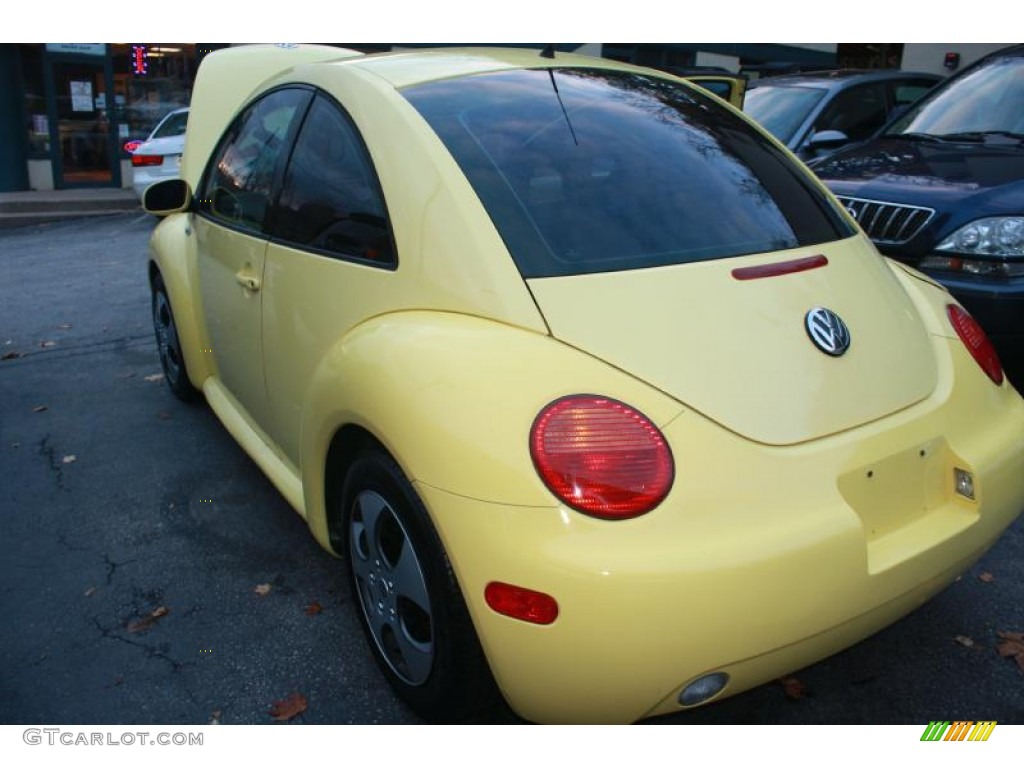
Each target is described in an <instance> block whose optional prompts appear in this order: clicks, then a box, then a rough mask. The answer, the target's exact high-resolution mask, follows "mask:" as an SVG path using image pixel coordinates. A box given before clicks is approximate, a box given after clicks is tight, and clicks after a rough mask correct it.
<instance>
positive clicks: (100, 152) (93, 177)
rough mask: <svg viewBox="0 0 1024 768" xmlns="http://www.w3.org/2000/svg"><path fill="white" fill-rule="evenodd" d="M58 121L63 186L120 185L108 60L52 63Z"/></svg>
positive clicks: (58, 163)
mask: <svg viewBox="0 0 1024 768" xmlns="http://www.w3.org/2000/svg"><path fill="white" fill-rule="evenodd" d="M51 66H52V68H53V69H52V76H53V89H54V91H53V93H54V103H55V108H56V118H57V119H56V121H55V125H54V126H53V128H52V129H51V137H52V138H51V140H52V141H53V146H54V147H55V148H56V150H57V151H56V153H55V155H56V157H55V158H54V159H55V166H56V168H55V176H56V178H55V182H56V186H57V187H58V188H65V187H82V186H104V187H108V186H115V185H117V184H119V183H120V169H119V168H115V163H116V162H117V160H118V158H117V154H116V153H115V152H114V147H115V136H114V133H113V129H112V128H111V125H110V121H109V119H108V109H109V107H110V105H109V104H108V103H107V88H106V74H105V71H104V70H105V62H104V60H103V59H100V60H99V61H96V62H91V61H81V60H78V61H61V60H55V61H52V63H51Z"/></svg>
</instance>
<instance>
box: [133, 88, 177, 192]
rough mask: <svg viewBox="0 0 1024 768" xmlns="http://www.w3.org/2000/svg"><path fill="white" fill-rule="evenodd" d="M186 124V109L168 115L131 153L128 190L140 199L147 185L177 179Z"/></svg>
mask: <svg viewBox="0 0 1024 768" xmlns="http://www.w3.org/2000/svg"><path fill="white" fill-rule="evenodd" d="M187 125H188V108H187V107H185V108H183V109H176V110H174V111H173V112H169V113H167V115H165V116H164V118H163V119H162V120H161V121H160V122H159V123H157V124H156V127H155V128H154V129H153V132H152V133H150V134H149V137H148V138H147V139H146V140H145V141H144V142H142V144H140V145H139V146H138V147H136V148H135V151H134V152H132V189H133V190H134V191H135V194H136V195H137V196H138V197H139V199H140V200H141V199H142V193H143V192H145V191H146V187H148V186H149V185H150V184H153V183H154V182H157V181H163V180H164V179H174V178H177V177H178V172H179V171H178V169H179V166H180V165H181V153H182V152H183V151H184V149H185V128H186V127H187Z"/></svg>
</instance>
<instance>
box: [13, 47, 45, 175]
mask: <svg viewBox="0 0 1024 768" xmlns="http://www.w3.org/2000/svg"><path fill="white" fill-rule="evenodd" d="M19 48H20V49H21V51H20V52H21V79H22V83H23V84H24V95H25V122H26V126H25V127H26V129H27V131H28V156H29V157H34V158H40V157H47V156H48V155H49V153H50V123H49V118H48V116H47V111H46V88H45V86H44V80H43V51H42V46H40V45H21V46H19Z"/></svg>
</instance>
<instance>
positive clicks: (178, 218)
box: [149, 213, 216, 389]
mask: <svg viewBox="0 0 1024 768" xmlns="http://www.w3.org/2000/svg"><path fill="white" fill-rule="evenodd" d="M149 253H150V263H151V264H153V265H155V266H156V268H157V270H159V272H160V276H161V277H162V278H163V281H164V285H165V286H166V288H167V294H168V297H169V298H170V301H171V311H172V312H173V313H174V322H175V324H176V325H177V328H178V338H179V339H180V341H181V351H182V354H183V355H184V357H185V366H186V368H187V369H188V374H189V380H190V381H191V382H192V385H193V386H194V387H195V388H196V389H202V387H203V382H204V381H205V380H206V379H207V378H208V377H209V376H213V375H215V374H216V367H215V364H214V361H213V356H212V355H210V354H209V353H208V352H207V351H206V350H208V349H209V348H210V344H209V335H208V334H207V333H206V325H205V322H204V321H203V307H202V296H201V295H200V291H199V275H198V271H197V268H196V265H197V260H196V257H197V254H196V238H195V233H194V231H193V229H192V214H190V213H180V214H174V215H172V216H169V217H167V218H166V219H164V220H163V221H162V222H160V224H159V226H157V228H156V229H155V230H154V232H153V237H152V239H151V240H150V244H149Z"/></svg>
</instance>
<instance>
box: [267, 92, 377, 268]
mask: <svg viewBox="0 0 1024 768" xmlns="http://www.w3.org/2000/svg"><path fill="white" fill-rule="evenodd" d="M278 204H279V208H278V214H277V216H276V217H275V218H276V226H275V231H274V237H275V239H277V240H282V241H286V242H289V243H294V244H296V245H300V246H305V247H307V248H311V249H315V250H317V251H320V252H322V253H324V254H325V255H329V256H340V257H342V258H357V259H365V260H367V261H371V262H374V263H376V264H381V265H391V264H394V263H395V252H394V248H393V247H392V241H391V228H390V227H389V225H388V218H387V209H386V208H385V206H384V199H383V196H382V195H381V192H380V185H379V183H378V181H377V177H376V175H375V173H374V171H373V164H372V162H371V160H370V156H369V153H368V152H367V151H366V148H365V146H364V145H363V142H362V140H361V139H360V137H359V134H358V131H357V130H356V128H355V126H354V125H353V123H352V121H351V120H350V119H349V118H348V116H347V115H346V114H345V113H344V112H343V111H342V110H341V108H339V107H338V106H337V105H335V104H334V103H333V102H331V101H330V100H328V99H327V98H325V97H323V96H317V97H316V100H315V101H314V102H313V106H312V107H311V108H310V110H309V115H308V116H307V117H306V120H305V122H304V123H303V124H302V129H301V130H300V132H299V136H298V138H297V139H296V140H295V149H294V150H293V151H292V156H291V160H290V161H289V163H288V169H287V171H286V172H285V177H284V185H283V187H282V189H281V197H280V199H279V202H278Z"/></svg>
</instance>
